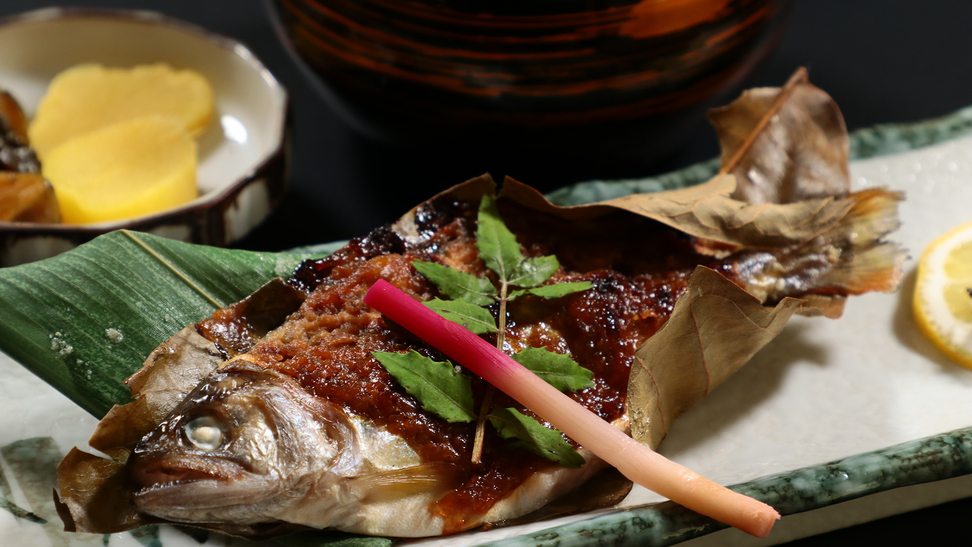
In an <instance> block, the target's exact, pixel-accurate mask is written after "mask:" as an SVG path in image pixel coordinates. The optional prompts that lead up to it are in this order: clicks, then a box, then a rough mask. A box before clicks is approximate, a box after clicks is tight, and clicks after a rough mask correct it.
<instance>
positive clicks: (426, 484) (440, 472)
mask: <svg viewBox="0 0 972 547" xmlns="http://www.w3.org/2000/svg"><path fill="white" fill-rule="evenodd" d="M460 478H461V477H460V469H459V467H458V466H456V465H454V464H451V463H442V462H436V463H423V464H420V465H414V466H411V467H403V468H401V469H394V470H391V471H379V472H377V473H370V474H368V475H362V476H360V477H356V478H354V479H351V481H350V484H349V486H350V488H351V491H352V492H354V493H355V495H357V496H358V498H359V499H361V500H362V501H369V502H387V501H392V500H395V499H400V498H404V497H408V496H414V495H422V494H427V495H431V496H432V497H434V498H438V497H440V496H441V495H443V494H445V493H446V492H447V491H449V490H453V489H454V488H455V487H456V486H458V484H459V481H460Z"/></svg>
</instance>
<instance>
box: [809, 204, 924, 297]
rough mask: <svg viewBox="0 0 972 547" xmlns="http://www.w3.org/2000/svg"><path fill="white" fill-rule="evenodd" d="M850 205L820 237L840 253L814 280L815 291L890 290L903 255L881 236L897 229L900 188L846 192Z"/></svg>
mask: <svg viewBox="0 0 972 547" xmlns="http://www.w3.org/2000/svg"><path fill="white" fill-rule="evenodd" d="M847 199H853V200H854V205H853V206H852V207H851V209H850V211H848V213H847V215H845V216H844V218H842V219H841V220H840V222H838V223H837V224H836V225H835V226H834V227H833V228H832V229H831V230H828V231H827V232H826V233H825V234H823V235H822V236H821V237H824V238H825V239H826V240H827V241H828V243H829V244H830V246H832V247H833V248H835V249H840V257H839V259H838V260H837V262H836V264H834V266H833V267H832V268H831V269H829V270H828V271H827V272H826V273H825V274H824V275H823V276H822V277H821V278H820V279H819V280H818V283H817V287H816V290H815V291H814V292H816V293H818V294H828V293H830V294H841V295H851V294H862V293H865V292H869V291H881V292H892V291H894V290H895V289H896V288H897V286H898V283H899V282H900V281H901V277H902V272H903V266H904V261H905V258H906V255H905V253H904V251H903V250H902V248H901V246H900V245H898V244H897V243H893V242H889V241H885V240H884V236H886V235H887V234H888V233H890V232H892V231H894V230H896V229H898V227H899V226H900V224H901V223H900V221H899V220H898V204H899V203H900V202H901V201H902V200H903V199H904V194H903V193H901V192H892V191H889V190H885V189H880V188H875V189H869V190H863V191H860V192H856V193H853V194H850V195H849V196H848V197H847Z"/></svg>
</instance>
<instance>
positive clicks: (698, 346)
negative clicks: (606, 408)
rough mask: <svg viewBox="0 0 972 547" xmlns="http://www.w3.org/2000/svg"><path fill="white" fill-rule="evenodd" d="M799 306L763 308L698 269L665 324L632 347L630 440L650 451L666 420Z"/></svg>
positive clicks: (772, 334)
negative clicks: (640, 443) (638, 344)
mask: <svg viewBox="0 0 972 547" xmlns="http://www.w3.org/2000/svg"><path fill="white" fill-rule="evenodd" d="M804 306H806V303H805V302H804V301H802V300H797V299H792V298H788V299H784V300H783V301H782V302H780V303H779V304H778V305H777V306H776V307H775V308H765V307H764V306H763V304H762V302H760V301H759V299H757V298H755V297H754V296H752V295H751V294H749V293H747V292H746V291H744V290H742V289H740V288H739V287H737V286H736V285H735V284H733V283H732V282H730V281H729V280H727V279H726V278H725V277H723V276H722V275H720V274H719V273H717V272H715V271H713V270H710V269H708V268H705V267H702V266H699V267H698V268H697V269H696V271H695V273H693V274H692V277H691V278H690V280H689V285H688V290H687V291H686V293H685V294H684V295H682V297H681V298H679V299H678V301H677V302H676V304H675V309H674V310H673V311H672V315H671V317H670V318H669V320H668V322H667V323H665V325H664V326H663V327H662V328H661V329H660V330H659V331H658V332H657V333H655V335H654V336H652V337H651V338H649V339H648V341H647V342H645V343H644V344H642V346H641V347H640V348H638V352H637V354H636V359H635V363H634V364H632V366H631V376H630V379H629V380H628V417H629V418H630V419H631V435H632V437H634V438H635V439H637V440H639V441H641V442H643V443H645V444H647V445H648V446H650V447H652V448H657V447H658V445H659V443H661V440H662V439H663V438H664V437H665V434H666V433H667V432H668V428H669V427H671V424H672V422H673V421H674V420H675V418H676V417H678V416H679V415H680V414H682V413H683V412H685V411H686V410H687V409H688V408H689V407H691V406H692V405H694V404H695V403H697V402H698V401H699V400H700V399H701V398H702V397H705V396H706V395H708V394H709V392H711V391H712V390H713V389H714V388H715V387H716V386H717V385H719V384H721V383H722V382H723V380H725V379H726V378H728V377H729V376H730V375H732V374H733V373H735V372H736V371H737V370H738V369H739V368H740V367H741V366H742V365H744V364H745V363H746V362H748V361H749V359H750V358H751V357H752V356H753V355H754V354H755V353H756V352H757V351H758V350H759V349H760V348H762V347H763V346H764V345H766V343H768V342H769V341H770V340H772V339H773V337H775V336H776V335H777V333H779V332H780V330H781V329H782V328H783V326H784V325H785V324H786V322H787V320H789V318H790V317H791V316H792V315H793V313H794V312H796V311H798V310H799V309H801V308H802V307H804Z"/></svg>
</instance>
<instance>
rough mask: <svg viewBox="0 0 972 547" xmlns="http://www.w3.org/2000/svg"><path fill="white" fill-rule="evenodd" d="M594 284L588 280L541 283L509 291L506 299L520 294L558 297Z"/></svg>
mask: <svg viewBox="0 0 972 547" xmlns="http://www.w3.org/2000/svg"><path fill="white" fill-rule="evenodd" d="M593 286H594V285H592V284H591V282H590V281H571V282H566V283H556V284H554V285H543V286H542V287H535V288H532V289H521V290H518V291H513V292H511V293H510V295H509V297H508V300H514V299H516V298H519V297H521V296H526V295H532V296H539V297H541V298H560V297H561V296H567V295H568V294H573V293H575V292H584V291H586V290H588V289H590V288H591V287H593Z"/></svg>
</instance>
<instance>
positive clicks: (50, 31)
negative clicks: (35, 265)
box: [0, 8, 289, 266]
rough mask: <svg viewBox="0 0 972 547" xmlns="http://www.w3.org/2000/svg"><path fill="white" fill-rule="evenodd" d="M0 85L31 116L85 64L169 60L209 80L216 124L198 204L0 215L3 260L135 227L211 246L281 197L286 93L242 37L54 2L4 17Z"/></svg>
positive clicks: (205, 137) (202, 160)
mask: <svg viewBox="0 0 972 547" xmlns="http://www.w3.org/2000/svg"><path fill="white" fill-rule="evenodd" d="M0 52H3V53H2V55H0V86H2V87H3V88H5V89H6V90H7V91H9V92H10V93H11V94H12V95H13V96H14V98H15V99H16V100H17V101H18V102H19V103H20V104H21V106H22V107H23V109H24V111H25V112H26V114H27V115H28V117H30V116H32V115H33V113H34V111H35V110H36V108H37V105H38V103H39V102H40V99H41V97H42V96H43V95H44V93H45V90H46V88H47V86H48V83H49V82H50V81H51V79H52V78H53V77H54V75H56V74H57V73H58V72H60V71H62V70H64V69H66V68H69V67H71V66H74V65H77V64H80V63H92V62H94V63H101V64H104V65H106V66H115V67H130V66H135V65H138V64H145V63H157V62H165V63H168V64H170V65H172V66H173V67H175V68H190V69H193V70H196V71H198V72H199V73H200V74H202V75H203V76H205V77H206V79H207V80H209V82H210V84H211V85H212V87H213V91H214V94H215V99H216V116H215V121H214V122H213V123H212V124H211V126H210V127H208V128H207V129H206V131H205V132H204V133H203V134H202V135H201V136H200V137H199V141H198V142H199V165H198V168H197V185H198V187H199V197H198V198H197V199H195V200H194V201H192V202H190V203H188V204H186V205H184V206H181V207H178V208H174V209H170V210H166V211H163V212H160V213H156V214H152V215H147V216H142V217H138V218H132V219H127V220H123V221H115V222H104V223H98V224H86V225H67V224H37V223H13V222H0V266H11V265H15V264H21V263H24V262H30V261H34V260H39V259H42V258H46V257H50V256H53V255H55V254H58V253H60V252H63V251H65V250H67V249H70V248H72V247H75V246H77V245H79V244H81V243H83V242H85V241H88V240H90V239H92V238H94V237H96V236H98V235H100V234H103V233H105V232H109V231H112V230H116V229H121V228H125V229H130V230H138V231H143V232H150V233H153V234H157V235H161V236H165V237H169V238H172V239H178V240H182V241H189V242H193V243H202V244H206V245H215V246H225V245H228V244H230V243H233V242H234V241H237V240H239V239H240V238H242V237H243V236H245V235H246V234H247V233H248V232H249V231H250V230H252V229H253V228H254V227H255V226H257V225H258V224H259V223H260V222H261V221H263V220H264V219H265V218H266V217H267V216H268V215H269V214H270V212H271V211H273V210H274V209H275V208H276V207H277V206H278V205H279V204H280V203H281V201H282V199H283V195H284V192H285V191H286V186H287V177H286V167H287V163H288V162H287V156H288V155H289V143H288V133H289V131H288V123H289V122H288V119H289V116H288V115H287V111H288V98H287V93H286V91H285V90H284V89H283V87H281V85H280V84H279V83H277V81H276V80H275V79H274V77H273V75H272V74H270V72H269V71H268V70H267V69H266V68H265V67H264V66H263V64H262V63H261V62H260V61H259V60H258V59H257V58H256V57H255V56H254V55H253V54H252V53H251V52H250V51H249V50H248V49H247V48H246V47H245V46H243V45H242V44H240V43H239V42H236V41H234V40H231V39H229V38H226V37H223V36H219V35H216V34H214V33H212V32H209V31H206V30H204V29H201V28H198V27H195V26H193V25H190V24H187V23H184V22H181V21H177V20H174V19H171V18H168V17H165V16H162V15H159V14H157V13H151V12H142V11H115V10H101V9H72V8H51V9H43V10H38V11H34V12H29V13H25V14H21V15H18V16H14V17H9V18H4V19H0Z"/></svg>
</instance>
